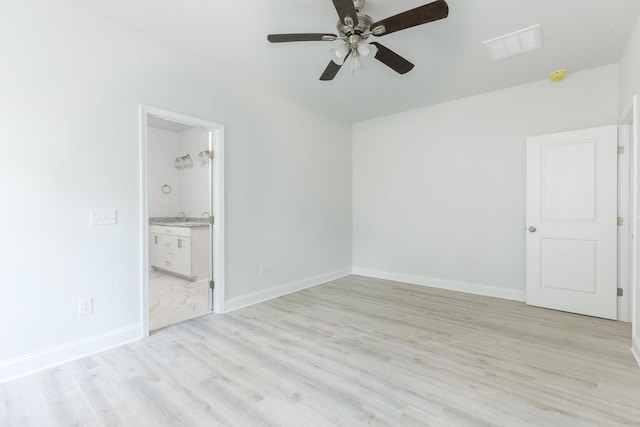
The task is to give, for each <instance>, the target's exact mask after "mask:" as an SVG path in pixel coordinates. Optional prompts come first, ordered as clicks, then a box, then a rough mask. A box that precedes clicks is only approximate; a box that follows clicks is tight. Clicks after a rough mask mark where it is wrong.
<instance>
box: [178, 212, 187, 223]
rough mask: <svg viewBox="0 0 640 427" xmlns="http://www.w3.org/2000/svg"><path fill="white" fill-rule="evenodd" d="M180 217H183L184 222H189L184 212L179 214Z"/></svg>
mask: <svg viewBox="0 0 640 427" xmlns="http://www.w3.org/2000/svg"><path fill="white" fill-rule="evenodd" d="M178 215H179V216H181V217H182V220H183V221H186V220H187V216H186V215H185V214H184V212H178Z"/></svg>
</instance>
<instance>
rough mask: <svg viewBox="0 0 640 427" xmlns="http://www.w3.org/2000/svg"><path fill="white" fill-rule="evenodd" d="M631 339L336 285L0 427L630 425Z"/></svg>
mask: <svg viewBox="0 0 640 427" xmlns="http://www.w3.org/2000/svg"><path fill="white" fill-rule="evenodd" d="M630 336H631V328H630V325H629V324H624V323H619V322H613V321H608V320H602V319H595V318H590V317H584V316H579V315H573V314H569V313H562V312H556V311H552V310H545V309H539V308H533V307H527V306H526V305H524V304H522V303H517V302H512V301H504V300H498V299H493V298H486V297H479V296H473V295H467V294H463V293H456V292H449V291H444V290H437V289H430V288H425V287H419V286H412V285H407V284H402V283H397V282H390V281H385V280H377V279H369V278H363V277H359V276H349V277H346V278H343V279H340V280H336V281H334V282H329V283H327V284H324V285H321V286H317V287H315V288H311V289H308V290H305V291H301V292H297V293H295V294H291V295H288V296H285V297H282V298H278V299H275V300H272V301H268V302H266V303H262V304H257V305H255V306H252V307H248V308H245V309H242V310H238V311H235V312H233V313H230V314H227V315H224V316H215V315H211V316H204V317H200V318H198V319H194V320H190V321H187V322H184V323H181V324H178V325H173V326H170V327H168V328H165V329H161V330H159V331H157V332H156V333H154V334H153V335H152V336H151V337H149V338H147V339H145V340H142V341H139V342H135V343H132V344H129V345H125V346H122V347H119V348H116V349H113V350H109V351H106V352H103V353H100V354H98V355H95V356H91V357H87V358H84V359H81V360H78V361H75V362H71V363H68V364H65V365H62V366H59V367H56V368H52V369H49V370H47V371H43V372H41V373H37V374H34V375H30V376H28V377H25V378H21V379H18V380H15V381H12V382H8V383H5V384H2V385H0V425H2V426H71V425H74V426H75V425H79V426H174V425H176V426H215V425H234V426H335V425H338V426H340V425H343V426H361V425H391V426H428V425H433V426H494V425H495V426H529V425H532V426H617V425H640V367H638V365H637V364H636V363H635V360H634V359H633V357H632V355H631V353H630V351H629V347H630Z"/></svg>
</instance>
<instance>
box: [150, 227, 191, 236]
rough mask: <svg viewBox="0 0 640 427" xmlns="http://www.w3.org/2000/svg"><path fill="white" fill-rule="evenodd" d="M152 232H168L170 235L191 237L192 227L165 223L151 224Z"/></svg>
mask: <svg viewBox="0 0 640 427" xmlns="http://www.w3.org/2000/svg"><path fill="white" fill-rule="evenodd" d="M149 232H150V233H156V234H167V235H169V236H181V237H190V236H191V229H190V228H188V227H168V226H164V225H150V226H149Z"/></svg>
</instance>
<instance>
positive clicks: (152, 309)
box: [149, 270, 211, 331]
mask: <svg viewBox="0 0 640 427" xmlns="http://www.w3.org/2000/svg"><path fill="white" fill-rule="evenodd" d="M210 312H211V300H210V297H209V281H208V280H199V281H197V282H189V281H187V280H183V279H180V278H178V277H174V276H171V275H168V274H164V273H161V272H159V271H154V270H151V271H149V330H150V331H153V330H156V329H160V328H163V327H165V326H168V325H173V324H174V323H178V322H182V321H184V320H188V319H193V318H195V317H198V316H201V315H203V314H207V313H210Z"/></svg>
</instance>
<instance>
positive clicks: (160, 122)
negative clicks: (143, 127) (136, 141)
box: [147, 116, 193, 132]
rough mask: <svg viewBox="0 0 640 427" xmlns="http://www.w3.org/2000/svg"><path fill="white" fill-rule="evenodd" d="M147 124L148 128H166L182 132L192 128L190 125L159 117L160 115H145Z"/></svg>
mask: <svg viewBox="0 0 640 427" xmlns="http://www.w3.org/2000/svg"><path fill="white" fill-rule="evenodd" d="M147 126H149V127H150V128H156V129H163V130H168V131H171V132H184V131H185V130H188V129H193V128H192V127H191V126H187V125H183V124H182V123H177V122H172V121H169V120H165V119H161V118H160V117H155V116H148V117H147Z"/></svg>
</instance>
